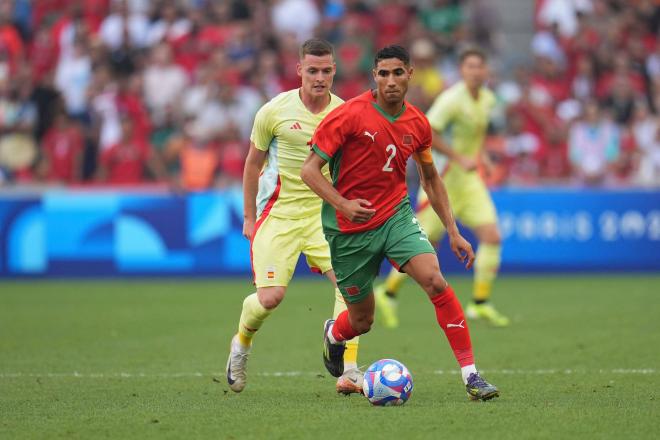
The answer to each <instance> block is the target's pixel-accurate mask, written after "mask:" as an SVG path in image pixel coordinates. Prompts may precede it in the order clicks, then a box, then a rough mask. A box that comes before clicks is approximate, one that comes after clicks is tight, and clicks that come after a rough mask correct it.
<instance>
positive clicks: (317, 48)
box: [300, 38, 335, 60]
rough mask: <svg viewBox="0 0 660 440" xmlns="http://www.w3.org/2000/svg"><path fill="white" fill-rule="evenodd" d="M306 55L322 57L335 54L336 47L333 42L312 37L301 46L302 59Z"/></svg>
mask: <svg viewBox="0 0 660 440" xmlns="http://www.w3.org/2000/svg"><path fill="white" fill-rule="evenodd" d="M305 55H314V56H317V57H322V56H324V55H332V56H333V57H334V55H335V49H334V48H333V47H332V44H330V43H328V42H327V41H325V40H324V39H322V38H310V39H309V40H307V41H305V42H304V43H303V44H302V46H300V59H301V60H302V59H303V58H304V57H305Z"/></svg>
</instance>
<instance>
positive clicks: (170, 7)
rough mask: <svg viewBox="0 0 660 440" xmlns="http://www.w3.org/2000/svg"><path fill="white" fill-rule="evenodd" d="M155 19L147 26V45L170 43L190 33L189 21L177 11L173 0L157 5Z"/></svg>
mask: <svg viewBox="0 0 660 440" xmlns="http://www.w3.org/2000/svg"><path fill="white" fill-rule="evenodd" d="M158 6H160V7H157V9H156V13H157V14H158V17H157V19H156V20H155V21H154V22H153V23H151V24H150V25H149V30H148V32H147V45H149V46H155V45H156V44H159V43H163V42H164V43H172V42H174V41H176V40H178V39H179V38H181V37H183V36H184V35H186V34H187V33H188V32H190V21H189V20H188V19H187V18H186V17H185V16H184V15H183V14H182V13H181V12H180V11H179V10H178V8H177V6H176V3H175V2H174V1H173V0H167V1H165V2H162V4H161V5H158Z"/></svg>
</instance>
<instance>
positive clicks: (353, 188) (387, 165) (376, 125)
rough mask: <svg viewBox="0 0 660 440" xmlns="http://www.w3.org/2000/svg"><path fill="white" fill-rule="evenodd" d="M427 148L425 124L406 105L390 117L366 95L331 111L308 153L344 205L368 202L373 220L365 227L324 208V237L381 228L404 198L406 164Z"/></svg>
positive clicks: (428, 135) (418, 113) (423, 118)
mask: <svg viewBox="0 0 660 440" xmlns="http://www.w3.org/2000/svg"><path fill="white" fill-rule="evenodd" d="M430 146H431V126H430V124H429V121H428V119H426V116H424V114H423V113H422V112H421V111H420V110H419V109H417V108H416V107H414V106H413V105H411V104H409V103H408V102H404V107H403V109H402V110H401V112H400V113H399V114H398V115H396V116H391V115H389V114H387V113H385V112H384V111H383V110H382V109H381V108H380V107H379V106H378V105H377V104H376V99H375V97H374V95H373V92H372V91H371V90H370V91H367V92H365V93H363V94H361V95H359V96H356V97H355V98H353V99H351V100H349V101H346V102H345V103H344V104H342V105H341V106H339V107H337V108H336V109H334V110H333V111H331V112H330V113H329V114H328V115H327V116H326V117H325V118H324V119H323V121H322V122H321V124H320V125H319V126H318V128H317V129H316V132H315V133H314V137H313V138H312V148H313V150H314V151H315V152H316V154H318V155H319V156H321V157H323V158H324V159H325V160H327V161H328V162H329V165H330V173H331V175H332V182H333V186H334V187H335V188H336V189H337V191H339V193H340V194H341V195H342V196H343V197H345V198H347V199H349V200H353V199H366V200H368V201H369V202H371V208H373V209H375V210H376V214H375V215H374V216H373V217H372V218H371V219H370V220H369V221H368V222H366V223H353V222H351V221H349V220H348V219H347V218H346V217H344V216H343V215H341V214H340V213H338V212H336V211H335V209H334V208H333V207H332V206H330V205H329V204H328V203H324V204H323V213H322V215H323V229H324V231H325V232H326V233H330V234H332V233H337V232H344V233H356V232H362V231H368V230H371V229H375V228H377V227H378V226H380V225H382V224H383V223H385V222H386V221H387V219H389V218H390V217H391V216H392V215H393V214H394V213H395V212H396V209H397V206H398V205H399V204H400V203H401V202H402V201H403V200H404V199H405V198H407V197H408V190H407V188H406V163H407V161H408V158H409V157H410V156H411V155H412V154H413V153H415V152H417V151H422V150H425V149H427V148H430Z"/></svg>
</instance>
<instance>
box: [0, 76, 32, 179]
mask: <svg viewBox="0 0 660 440" xmlns="http://www.w3.org/2000/svg"><path fill="white" fill-rule="evenodd" d="M31 94H32V88H31V83H30V80H29V77H26V76H23V77H20V78H16V80H15V81H14V82H12V83H9V82H8V81H5V82H3V83H0V166H2V165H4V166H5V167H6V168H8V169H10V170H12V172H13V174H14V178H15V179H17V180H28V179H30V178H31V177H32V171H31V166H32V165H33V163H34V161H35V159H36V157H37V145H36V143H35V141H34V137H33V135H32V133H33V130H34V126H35V123H36V120H37V108H36V106H35V104H34V102H33V101H32V99H31Z"/></svg>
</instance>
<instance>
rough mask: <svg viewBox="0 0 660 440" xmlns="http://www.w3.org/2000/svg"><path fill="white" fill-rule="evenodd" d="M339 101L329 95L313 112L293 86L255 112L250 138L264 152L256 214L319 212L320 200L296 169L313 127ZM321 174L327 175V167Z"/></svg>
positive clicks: (283, 215) (289, 215)
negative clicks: (264, 162)
mask: <svg viewBox="0 0 660 440" xmlns="http://www.w3.org/2000/svg"><path fill="white" fill-rule="evenodd" d="M341 103H343V101H342V99H341V98H339V97H337V96H335V95H332V94H331V95H330V104H328V106H327V107H326V108H325V109H324V110H323V111H322V112H321V113H317V114H313V113H311V112H310V111H309V110H307V107H305V105H304V104H303V102H302V100H301V99H300V95H299V89H294V90H290V91H288V92H283V93H280V94H279V95H277V96H276V97H275V98H273V99H272V100H270V101H269V102H268V103H266V104H265V105H264V106H263V107H261V109H260V110H259V111H258V112H257V115H256V116H255V119H254V126H253V127H252V134H251V136H250V140H251V141H252V143H254V145H255V146H256V147H257V148H258V149H260V150H262V151H268V158H267V159H266V164H265V165H264V169H263V170H262V173H261V176H260V177H259V192H258V193H257V217H259V216H260V215H261V214H262V213H263V212H264V210H267V211H268V215H272V216H274V217H279V218H288V219H301V218H305V217H309V216H311V215H320V213H321V199H320V198H319V196H317V195H316V193H314V192H313V191H312V190H311V189H309V187H308V186H307V185H306V184H305V183H304V182H303V181H302V179H301V178H300V170H301V168H302V165H303V162H304V161H305V159H306V158H307V155H308V154H309V151H310V147H309V145H308V142H309V141H310V140H311V139H312V135H313V134H314V130H316V127H317V126H318V125H319V123H320V122H321V120H323V118H324V117H325V116H326V115H327V114H328V113H330V111H331V110H333V109H334V108H335V107H338V106H339V105H340V104H341ZM323 173H324V175H325V176H326V177H327V178H328V179H329V178H330V173H329V171H328V167H327V166H325V167H324V169H323Z"/></svg>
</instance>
